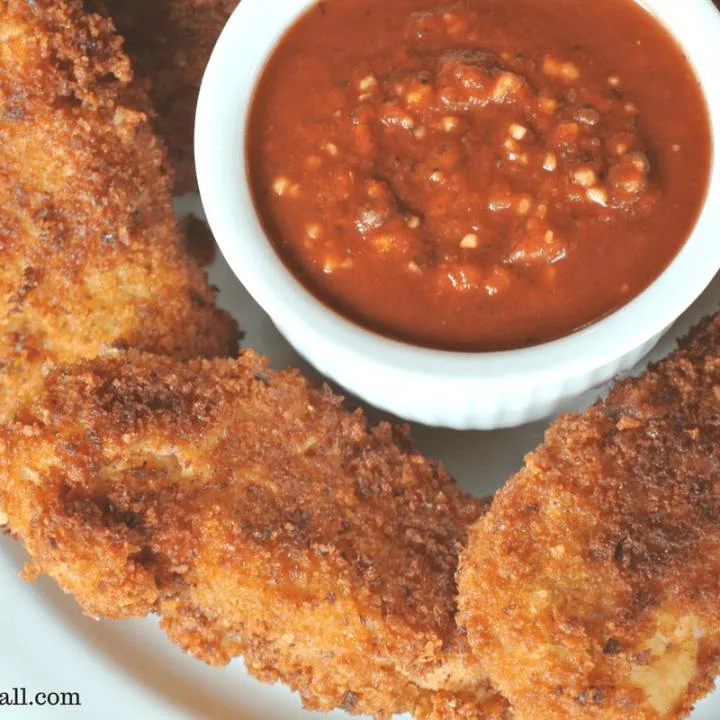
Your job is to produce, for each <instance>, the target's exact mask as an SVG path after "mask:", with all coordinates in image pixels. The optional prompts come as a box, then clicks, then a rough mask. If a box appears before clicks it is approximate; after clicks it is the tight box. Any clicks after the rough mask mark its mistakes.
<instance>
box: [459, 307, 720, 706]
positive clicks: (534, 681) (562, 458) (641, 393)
mask: <svg viewBox="0 0 720 720" xmlns="http://www.w3.org/2000/svg"><path fill="white" fill-rule="evenodd" d="M719 473H720V315H718V316H716V317H714V318H711V319H708V320H706V321H705V322H703V323H702V324H701V325H700V326H699V327H698V328H696V329H695V330H694V331H693V332H692V333H691V334H690V336H689V337H688V338H687V339H686V340H684V341H682V342H681V344H680V349H679V350H678V351H677V352H676V353H674V354H673V355H671V356H670V357H669V358H668V359H666V360H665V361H663V362H661V363H659V364H658V365H655V366H652V367H651V368H650V369H649V370H648V371H647V372H646V373H644V374H643V375H642V376H641V377H640V378H636V379H635V378H633V379H627V380H624V381H621V382H619V383H618V384H617V385H616V387H615V389H614V390H613V391H612V392H611V393H610V395H609V396H608V398H607V399H606V400H604V401H601V402H598V403H597V404H596V405H594V406H593V407H592V408H590V409H589V410H587V411H586V412H584V413H583V414H581V415H568V416H565V417H564V418H562V419H560V420H559V421H558V422H556V423H555V425H554V426H553V427H552V428H551V429H550V431H549V432H548V434H547V437H546V441H545V444H544V445H543V446H541V447H540V448H539V449H538V450H537V451H536V452H534V453H531V454H530V455H529V456H528V458H527V461H526V467H525V468H524V469H523V470H521V471H520V472H519V473H518V474H517V475H516V476H515V477H514V478H513V479H512V480H511V481H510V482H509V483H508V485H507V486H506V487H505V488H504V489H503V490H502V491H501V492H500V493H499V494H498V495H497V497H496V500H495V502H494V504H493V507H492V509H491V511H490V512H489V513H488V514H487V515H486V516H485V517H484V518H483V519H482V520H481V521H480V522H478V523H477V524H476V525H475V526H474V527H473V528H472V530H471V533H470V543H469V547H468V549H467V550H466V551H465V552H464V553H463V556H462V560H461V570H460V575H459V577H460V605H461V614H460V619H461V622H463V623H464V624H465V625H466V627H467V629H468V634H469V638H470V641H471V644H472V645H473V647H474V648H475V649H476V650H477V652H478V653H479V655H481V656H482V657H483V659H484V661H485V663H486V665H487V667H488V670H489V671H490V675H491V677H492V678H493V680H494V681H495V682H496V683H497V684H498V687H499V688H500V689H501V690H502V691H503V692H504V693H506V694H507V696H508V698H509V699H510V701H511V702H512V704H513V707H514V710H515V712H516V715H517V717H518V718H532V719H533V720H544V719H547V720H550V719H552V720H555V718H558V717H563V718H568V719H569V720H572V719H577V720H580V719H583V720H584V719H585V718H597V719H598V720H600V719H601V718H602V720H613V719H614V718H617V719H618V720H619V719H620V718H622V720H660V719H662V720H670V719H675V718H682V717H685V716H686V715H687V714H688V713H689V712H690V710H691V708H692V704H693V702H694V701H695V700H697V699H698V698H699V697H701V696H702V695H704V694H705V693H707V692H708V691H709V690H710V689H711V687H712V684H713V678H714V677H715V675H717V674H718V672H720V480H718V478H719V477H720V474H719Z"/></svg>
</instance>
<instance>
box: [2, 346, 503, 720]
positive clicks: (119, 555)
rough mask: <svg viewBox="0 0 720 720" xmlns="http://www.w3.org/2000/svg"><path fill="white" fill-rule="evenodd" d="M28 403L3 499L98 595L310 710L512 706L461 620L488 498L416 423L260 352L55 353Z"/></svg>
mask: <svg viewBox="0 0 720 720" xmlns="http://www.w3.org/2000/svg"><path fill="white" fill-rule="evenodd" d="M23 420H24V422H23V424H16V425H14V426H12V427H8V428H6V429H4V430H0V509H1V510H2V512H3V514H4V518H3V519H4V521H5V523H6V524H7V527H8V528H9V529H10V531H11V532H12V533H13V534H14V535H16V536H17V537H19V538H20V539H22V540H23V542H24V543H25V546H26V548H27V549H28V551H29V553H30V555H31V557H32V560H33V563H34V568H35V571H36V572H45V573H47V574H48V575H50V576H52V577H53V578H54V579H55V580H56V581H57V582H58V583H59V584H60V586H61V587H62V588H63V589H64V590H66V591H67V592H70V593H72V594H73V595H74V596H75V597H76V598H77V600H78V602H79V603H80V605H81V606H82V608H83V609H84V610H85V611H86V612H87V613H89V614H90V615H95V616H106V617H111V618H123V617H132V616H142V615H145V614H147V613H151V612H154V613H157V614H158V615H160V616H161V618H162V621H161V622H162V625H163V627H164V628H165V630H166V631H167V633H168V634H169V636H170V637H171V638H172V639H173V640H174V641H175V642H176V643H178V644H179V645H180V646H181V647H183V648H184V649H185V650H187V651H188V652H189V653H191V654H192V655H194V656H195V657H198V658H200V659H202V660H205V661H206V662H209V663H212V664H217V665H223V664H225V663H226V662H228V661H229V660H230V659H231V658H232V657H234V656H236V655H241V654H242V655H244V656H245V660H246V663H247V666H248V668H249V670H250V671H251V672H252V673H253V674H254V675H256V676H257V677H258V678H260V679H262V680H266V681H274V680H282V681H284V682H286V683H287V684H289V685H290V686H291V687H293V688H295V689H296V690H299V692H300V693H301V695H302V698H303V700H304V702H305V704H306V706H307V707H309V708H313V709H325V710H329V709H331V708H335V707H341V708H343V709H345V710H347V711H349V712H352V713H369V714H372V715H375V716H376V717H378V718H387V717H389V716H390V715H391V714H392V713H396V712H403V711H406V710H411V711H414V712H415V713H416V714H417V716H418V717H421V718H438V719H445V720H449V719H450V718H461V717H464V718H470V717H474V718H496V717H503V716H504V713H505V712H506V708H507V706H506V703H505V701H504V700H503V699H502V698H500V697H499V696H498V695H497V694H496V693H495V692H494V691H493V690H492V688H491V687H490V685H489V683H488V681H487V679H486V677H485V676H484V675H483V674H482V672H481V671H480V668H479V667H478V664H477V663H476V662H475V661H473V660H472V658H471V656H470V654H469V651H468V648H467V643H466V640H465V637H464V635H463V633H462V632H460V631H458V630H457V628H456V625H455V609H456V608H455V599H456V585H455V572H456V569H457V558H458V553H459V551H460V549H461V547H462V545H463V543H464V542H465V540H466V529H467V527H468V526H469V525H470V524H471V523H472V522H474V521H475V520H476V519H477V518H478V517H479V515H480V514H481V512H483V510H484V509H485V504H484V503H483V502H482V501H479V500H475V499H473V498H471V497H469V496H468V495H466V494H465V493H464V492H462V491H461V489H460V488H459V487H458V486H457V485H456V484H455V483H454V482H453V481H452V480H451V478H450V477H448V475H447V474H446V473H445V472H444V471H443V470H442V468H441V467H440V466H438V465H437V464H435V463H432V462H429V461H427V460H425V459H424V458H422V457H421V456H420V455H419V454H418V453H417V452H415V451H414V450H413V449H412V447H411V445H410V443H409V441H408V438H407V435H406V431H405V430H404V429H402V428H392V427H391V426H389V425H387V424H381V425H379V426H377V427H369V426H368V425H367V423H366V421H365V419H364V417H363V416H362V414H361V413H360V412H359V411H358V412H355V413H349V412H347V411H346V410H344V409H343V408H342V406H341V401H340V399H339V398H337V397H335V396H334V395H333V394H332V393H331V392H330V391H329V390H328V389H327V388H324V389H316V388H313V387H312V386H310V385H309V384H308V382H307V381H306V380H304V379H303V378H302V377H301V376H300V374H299V373H297V372H295V371H289V372H273V371H271V370H269V369H268V368H267V367H266V363H265V361H264V360H262V359H261V358H260V357H258V356H257V355H256V354H254V353H253V352H251V351H247V352H245V353H244V354H243V355H242V356H241V357H240V359H238V360H225V361H212V362H211V361H193V362H191V363H189V364H188V365H184V364H182V363H179V362H176V361H174V360H171V359H168V358H161V357H156V356H151V355H143V354H137V353H134V352H131V353H129V354H124V353H116V354H111V355H109V356H108V357H105V358H101V359H98V360H95V361H88V362H82V363H79V364H77V365H75V366H71V367H68V368H59V369H56V370H54V371H53V372H51V373H50V374H49V376H48V377H47V379H46V381H45V384H44V387H43V390H42V393H40V394H39V396H38V397H37V399H36V400H35V402H33V403H31V404H29V405H28V406H27V407H26V409H25V410H24V412H23Z"/></svg>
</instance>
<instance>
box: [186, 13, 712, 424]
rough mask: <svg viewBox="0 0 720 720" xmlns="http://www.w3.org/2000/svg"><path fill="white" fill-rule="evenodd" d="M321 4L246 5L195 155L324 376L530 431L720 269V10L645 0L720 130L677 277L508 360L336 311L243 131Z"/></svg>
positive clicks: (413, 411) (430, 409)
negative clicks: (264, 79) (412, 337)
mask: <svg viewBox="0 0 720 720" xmlns="http://www.w3.org/2000/svg"><path fill="white" fill-rule="evenodd" d="M313 2H314V0H273V2H268V1H267V0H242V2H241V3H240V5H239V6H238V8H237V10H236V11H235V13H234V14H233V16H232V17H231V18H230V20H229V22H228V23H227V25H226V27H225V30H224V31H223V33H222V36H221V37H220V39H219V41H218V43H217V46H216V48H215V50H214V52H213V55H212V58H211V60H210V63H209V65H208V68H207V71H206V74H205V78H204V80H203V85H202V89H201V92H200V100H199V104H198V112H197V120H196V129H195V157H196V162H197V172H198V180H199V184H200V192H201V196H202V200H203V205H204V207H205V211H206V213H207V217H208V220H209V222H210V226H211V228H212V230H213V232H214V234H215V237H216V238H217V241H218V244H219V245H220V248H221V249H222V252H223V254H224V255H225V257H226V259H227V261H228V263H229V264H230V267H231V268H232V269H233V271H234V272H235V273H236V275H237V276H238V278H239V279H240V280H241V282H242V283H243V284H244V285H245V287H246V288H247V289H248V291H249V292H250V293H251V294H252V296H253V297H254V298H255V300H257V302H258V303H259V304H260V305H261V306H262V307H263V308H264V309H265V311H266V312H267V313H268V314H269V315H270V317H271V318H272V319H273V321H274V322H275V324H276V325H277V327H278V328H279V330H280V331H281V332H282V333H283V335H285V337H286V338H287V339H288V340H289V341H290V343H292V345H294V346H295V348H296V349H297V350H298V351H299V352H300V353H302V354H303V355H304V356H305V357H306V358H307V359H308V360H309V361H310V362H311V363H312V364H313V365H315V366H316V367H317V368H318V369H319V370H320V371H321V372H323V373H324V374H325V375H327V376H329V377H331V378H333V379H334V380H336V381H337V382H338V383H340V384H341V385H343V386H344V387H346V388H347V389H348V390H350V391H351V392H353V393H355V394H356V395H358V396H360V397H362V398H364V399H365V400H367V401H368V402H370V403H372V404H373V405H376V406H378V407H380V408H382V409H384V410H388V411H390V412H392V413H395V414H396V415H399V416H400V417H403V418H406V419H409V420H414V421H418V422H422V423H426V424H428V425H444V426H447V427H453V428H458V429H469V428H475V429H490V428H499V427H509V426H513V425H519V424H521V423H525V422H529V421H531V420H536V419H539V418H541V417H545V416H547V415H550V414H551V413H553V412H555V411H557V410H558V409H560V408H562V407H564V406H566V405H567V403H569V402H572V400H573V399H574V398H576V397H577V396H578V395H580V394H581V393H583V392H584V391H586V390H588V389H589V388H590V387H593V386H595V385H598V384H600V383H603V382H605V381H607V380H608V379H610V378H611V377H612V376H613V375H615V374H617V373H618V372H620V371H622V370H626V369H628V368H630V367H632V366H633V365H634V364H635V363H636V362H638V360H640V359H641V358H642V356H643V355H645V353H647V352H648V351H649V350H650V349H651V348H652V346H653V345H654V344H655V343H656V342H657V340H658V339H659V338H660V336H661V335H662V333H663V332H664V331H665V330H666V329H667V328H668V327H669V326H670V325H671V324H672V323H673V322H674V321H675V320H676V319H677V318H678V316H679V315H680V314H681V313H682V312H683V311H684V310H685V309H686V308H687V307H688V306H689V305H690V304H692V302H693V301H694V300H695V299H696V298H697V297H698V295H699V294H700V293H701V292H702V291H703V290H704V289H705V287H706V286H707V285H708V284H709V283H710V281H711V280H712V278H713V276H714V275H715V273H716V272H717V270H718V269H719V268H720V172H719V171H718V168H720V141H718V132H719V131H718V129H719V128H720V64H718V46H720V14H718V12H717V11H716V10H715V8H714V7H713V5H712V3H711V2H710V0H683V1H682V2H678V0H644V4H645V5H646V6H647V7H648V8H649V9H650V10H651V11H652V12H654V13H655V15H656V16H657V17H658V18H659V19H660V20H661V21H662V22H663V23H664V24H665V25H666V26H667V27H668V28H670V29H671V31H672V32H673V34H674V35H675V37H676V38H677V40H678V41H679V42H680V44H681V45H682V46H683V47H684V48H685V52H686V54H687V56H688V57H689V58H690V60H691V62H692V64H693V65H694V66H695V69H696V71H697V74H698V77H699V79H700V81H701V83H702V86H703V88H704V91H705V95H706V98H707V102H708V105H709V108H710V114H711V122H712V127H713V140H714V147H713V171H712V178H711V185H710V189H709V193H708V197H707V200H706V203H705V207H704V210H703V212H702V215H701V217H700V219H699V220H698V223H697V225H696V227H695V230H694V231H693V233H692V236H691V237H690V239H689V240H688V242H687V244H686V245H685V246H684V247H683V249H682V250H681V251H680V253H679V254H678V255H677V257H676V258H675V260H674V261H673V262H672V264H671V265H670V266H669V267H668V269H667V270H666V271H665V272H664V273H663V274H662V275H661V276H660V277H659V278H658V279H657V280H656V281H655V282H654V283H653V284H652V285H651V286H650V287H649V288H648V289H647V290H646V291H645V292H643V293H642V294H641V295H639V296H638V297H637V298H635V299H634V300H633V301H632V302H630V303H628V304H627V305H626V306H624V307H623V308H621V309H619V310H617V311H616V312H614V313H613V314H612V315H609V316H608V317H606V318H604V319H603V320H600V321H599V322H596V323H595V324H593V325H591V326H590V327H588V328H586V329H584V330H582V331H580V332H576V333H574V334H572V335H569V336H568V337H565V338H563V339H561V340H556V341H553V342H549V343H546V344H544V345H539V346H536V347H531V348H526V349H522V350H512V351H508V352H496V353H470V354H468V353H453V352H445V351H440V350H430V349H425V348H420V347H415V346H412V345H408V344H404V343H400V342H396V341H393V340H389V339H387V338H384V337H381V336H379V335H377V334H375V333H372V332H370V331H367V330H365V329H363V328H361V327H358V326H357V325H355V324H353V323H352V322H350V321H348V320H346V319H345V318H343V317H341V316H340V315H338V314H337V313H335V312H333V311H332V310H331V309H329V308H328V307H326V306H325V305H324V304H323V303H321V302H320V301H318V300H317V299H316V298H315V297H313V295H311V294H310V293H309V292H308V291H307V290H306V289H305V288H304V287H303V286H302V285H301V284H300V282H298V281H297V280H296V279H295V278H294V277H293V275H292V274H291V273H290V272H289V271H288V270H287V269H286V267H285V265H284V264H283V263H282V261H281V260H280V259H279V258H278V256H277V255H276V253H275V251H274V250H273V248H272V246H271V244H270V242H269V241H268V239H267V238H266V236H265V233H264V231H263V229H262V226H261V224H260V222H259V220H258V217H257V215H256V212H255V208H254V206H253V201H252V197H251V194H250V189H249V186H248V181H247V175H246V154H245V132H246V124H247V120H248V110H249V106H250V101H251V99H252V95H253V91H254V88H255V85H256V83H257V81H258V79H259V76H260V74H261V72H262V70H263V68H264V65H265V63H266V61H267V59H268V57H269V55H270V53H271V52H272V51H273V49H274V48H275V46H276V44H277V42H278V41H279V39H280V38H281V37H282V35H283V33H284V32H285V30H286V29H287V28H288V27H289V26H290V25H291V24H292V23H293V22H294V20H295V19H296V18H297V17H298V16H299V15H300V14H301V13H302V12H303V11H304V10H305V9H307V8H308V7H309V6H310V5H312V4H313ZM241 322H242V319H241Z"/></svg>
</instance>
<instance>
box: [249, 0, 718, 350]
mask: <svg viewBox="0 0 720 720" xmlns="http://www.w3.org/2000/svg"><path fill="white" fill-rule="evenodd" d="M248 148H249V173H250V178H251V183H252V188H253V192H254V196H255V201H256V204H257V207H258V210H259V213H260V215H261V217H262V219H263V222H264V224H265V226H266V229H267V231H268V233H269V235H270V237H271V238H272V240H273V242H274V243H275V246H276V248H277V250H278V252H279V254H280V255H281V257H282V258H283V259H284V260H285V262H286V263H287V264H288V266H289V267H290V268H291V269H292V270H293V272H294V273H295V274H296V275H297V277H298V278H299V279H301V280H302V282H303V283H304V284H305V285H306V286H307V287H308V288H309V289H310V290H311V291H312V292H313V293H314V294H315V295H317V296H318V297H319V298H321V299H322V300H323V301H324V302H326V303H327V304H329V305H330V306H332V307H333V308H335V309H337V310H338V311H339V312H341V313H343V314H344V315H346V316H347V317H349V318H351V319H353V320H355V321H357V322H359V323H361V324H363V325H365V326H368V327H370V328H372V329H374V330H377V331H379V332H381V333H383V334H386V335H389V336H392V337H395V338H398V339H401V340H405V341H408V342H412V343H416V344H420V345H426V346H433V347H441V348H446V349H452V350H468V351H470V350H472V351H481V350H482V351H484V350H500V349H510V348H515V347H520V346H524V345H530V344H534V343H539V342H543V341H546V340H550V339H553V338H557V337H560V336H563V335H566V334H568V333H570V332H572V331H573V330H576V329H578V328H580V327H582V326H584V325H587V324H588V323H591V322H593V321H594V320H597V319H599V318H600V317H602V316H604V315H606V314H607V313H609V312H610V311H612V310H613V309H615V308H617V307H619V306H621V305H623V304H624V303H626V302H627V301H628V300H630V299H631V298H632V297H633V296H635V295H637V294H638V293H639V292H640V291H642V290H643V289H644V288H645V287H647V285H648V284H649V283H651V282H652V281H653V280H654V279H655V278H656V277H657V276H658V275H659V274H660V273H661V272H662V270H663V269H664V268H665V267H666V266H667V264H668V263H669V262H670V260H671V259H672V258H673V256H674V255H675V254H676V253H677V251H678V250H679V248H680V247H681V246H682V244H683V243H684V242H685V240H686V239H687V237H688V235H689V233H690V231H691V229H692V226H693V224H694V221H695V220H696V218H697V215H698V212H699V209H700V207H701V205H702V201H703V198H704V196H705V191H706V187H707V182H708V176H709V163H710V129H709V120H708V115H707V110H706V106H705V103H704V99H703V96H702V93H701V91H700V89H699V87H698V84H697V81H696V79H695V76H694V74H693V72H692V70H691V68H690V66H689V64H688V62H687V60H686V59H685V57H684V56H683V54H682V51H681V50H680V49H679V48H678V46H677V45H676V44H675V42H674V40H673V39H672V38H671V37H670V36H669V35H668V33H667V32H666V31H665V30H664V29H663V28H662V27H660V26H659V25H658V23H657V22H656V21H655V20H654V19H653V18H652V17H651V16H649V15H648V14H647V13H646V12H645V11H644V10H642V9H641V8H640V7H639V6H637V5H636V4H634V3H632V2H630V0H604V1H603V2H598V3H594V2H577V0H547V1H546V2H538V1H537V0H461V1H460V2H448V3H447V4H443V3H442V2H438V0H393V1H392V2H389V1H388V0H327V2H323V3H320V4H319V5H317V6H315V7H314V8H313V9H312V10H310V11H309V12H308V13H307V14H306V15H305V16H304V17H303V18H302V19H301V20H300V21H299V22H298V23H297V24H296V25H295V26H294V27H293V28H292V29H291V30H290V31H289V32H288V34H287V35H286V36H285V38H284V39H283V40H282V41H281V43H280V45H279V47H278V48H277V49H276V51H275V53H274V55H273V57H272V58H271V60H270V62H269V64H268V67H267V68H266V70H265V72H264V74H263V77H262V79H261V81H260V83H259V86H258V89H257V93H256V97H255V100H254V104H253V109H252V114H251V121H250V129H249V134H248Z"/></svg>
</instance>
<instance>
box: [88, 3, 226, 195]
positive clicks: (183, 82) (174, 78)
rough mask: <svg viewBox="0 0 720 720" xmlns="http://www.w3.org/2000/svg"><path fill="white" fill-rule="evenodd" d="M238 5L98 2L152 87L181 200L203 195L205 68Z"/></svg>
mask: <svg viewBox="0 0 720 720" xmlns="http://www.w3.org/2000/svg"><path fill="white" fill-rule="evenodd" d="M237 5H238V0H93V2H92V3H91V7H93V6H94V7H95V8H96V9H99V10H101V11H102V12H104V13H106V14H107V15H109V16H110V17H111V18H112V20H113V22H114V23H115V26H116V27H117V29H118V31H119V33H120V34H121V35H122V36H123V37H124V38H125V50H126V51H127V53H128V54H129V55H130V59H131V60H132V62H133V67H134V69H135V72H136V73H137V76H138V78H139V79H142V80H143V81H145V82H146V83H147V87H148V90H149V93H150V100H151V101H152V105H153V108H154V110H155V113H156V118H155V127H156V129H157V131H158V132H159V133H160V135H161V136H162V137H163V139H164V140H165V142H166V143H167V146H168V151H169V157H170V162H171V163H172V167H173V170H174V171H175V188H174V192H175V194H176V195H182V194H184V193H187V192H194V191H195V190H197V180H196V177H195V165H194V160H193V128H194V125H195V106H196V105H197V98H198V93H199V91H200V83H201V81H202V76H203V73H204V72H205V66H206V65H207V62H208V60H209V59H210V54H211V52H212V49H213V47H214V46H215V42H216V41H217V39H218V37H219V36H220V32H221V30H222V29H223V26H224V25H225V23H226V21H227V19H228V18H229V17H230V15H231V13H232V11H233V10H234V9H235V8H236V7H237Z"/></svg>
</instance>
